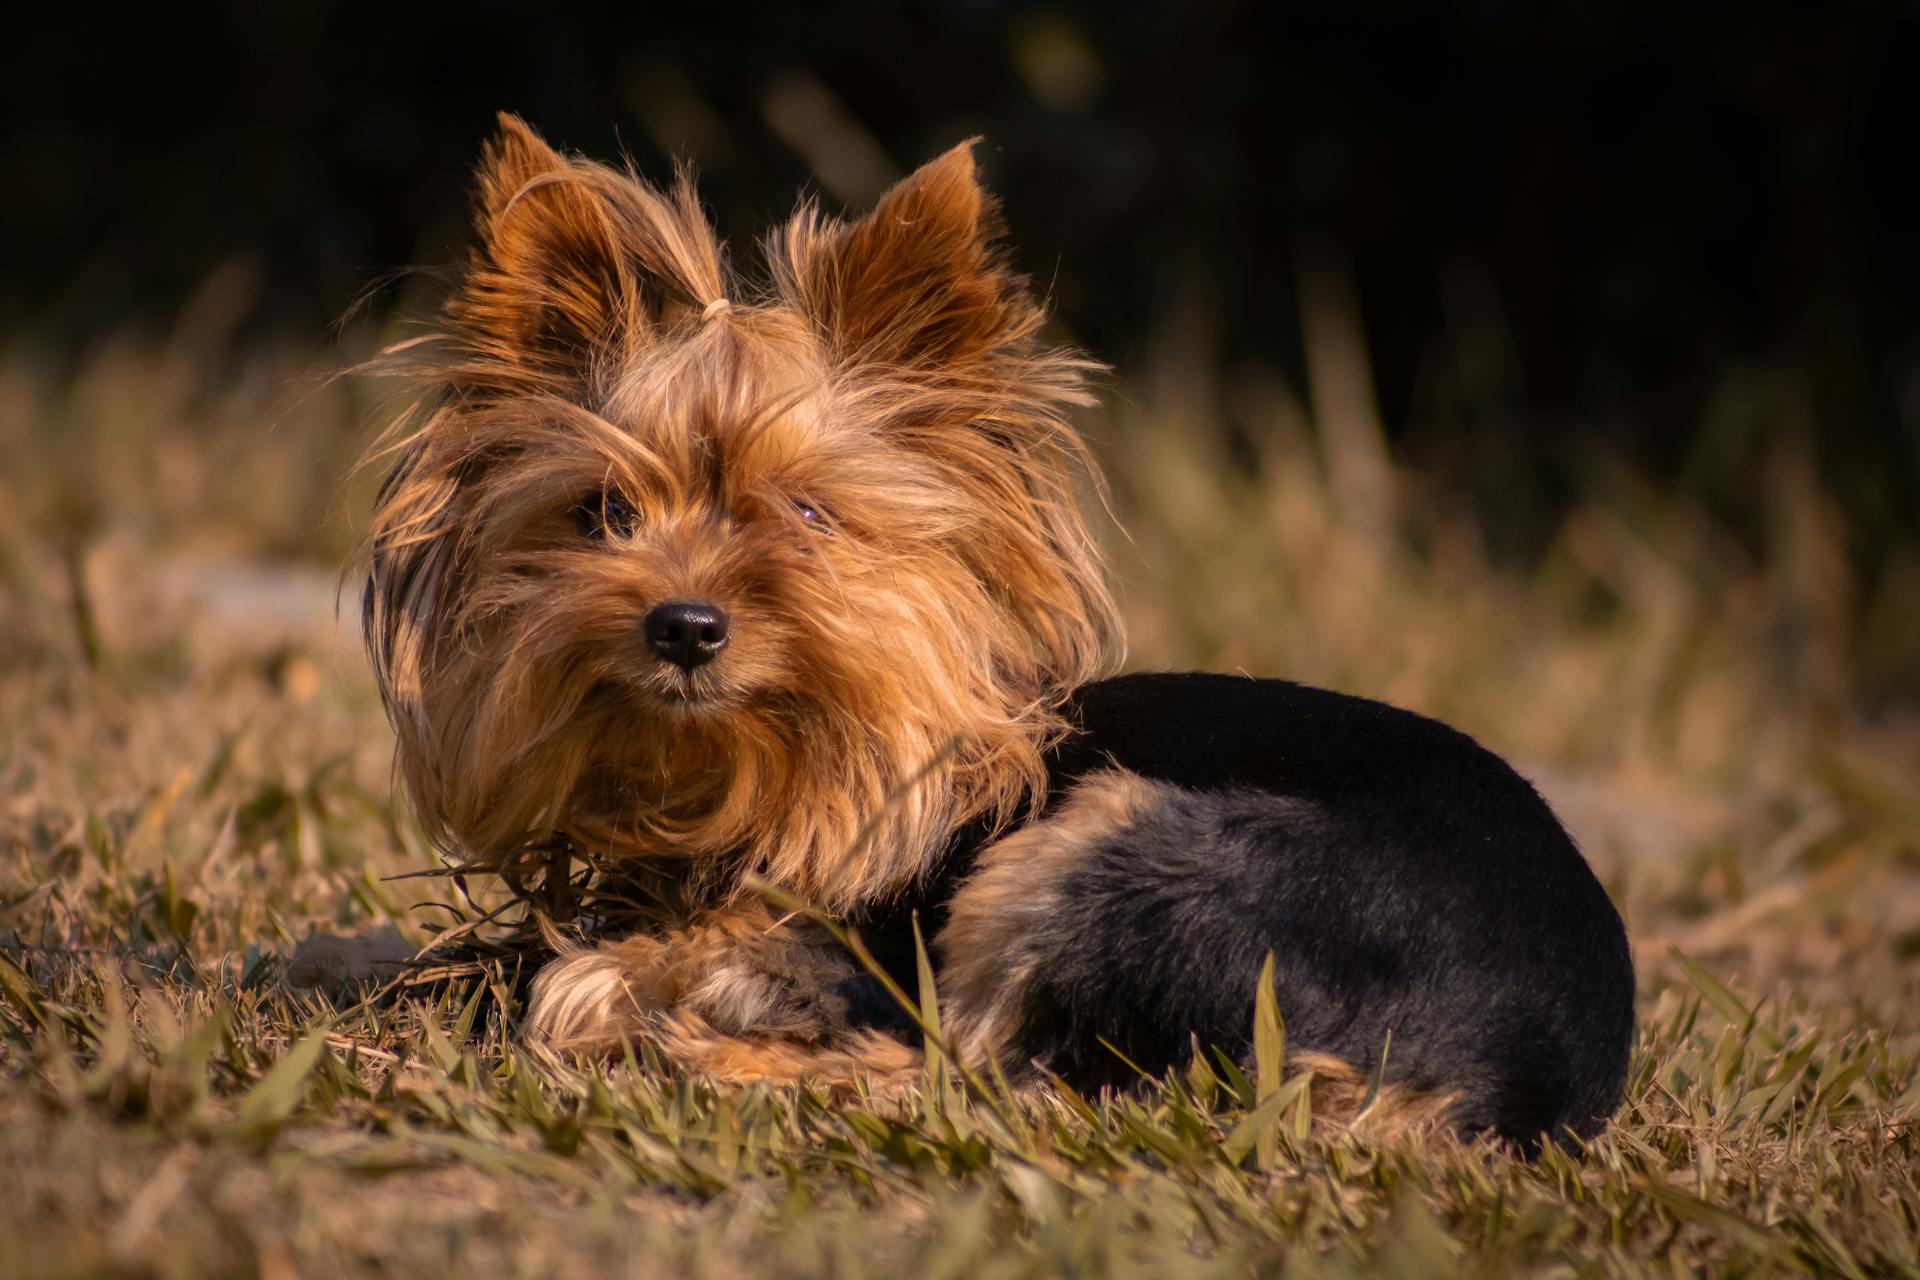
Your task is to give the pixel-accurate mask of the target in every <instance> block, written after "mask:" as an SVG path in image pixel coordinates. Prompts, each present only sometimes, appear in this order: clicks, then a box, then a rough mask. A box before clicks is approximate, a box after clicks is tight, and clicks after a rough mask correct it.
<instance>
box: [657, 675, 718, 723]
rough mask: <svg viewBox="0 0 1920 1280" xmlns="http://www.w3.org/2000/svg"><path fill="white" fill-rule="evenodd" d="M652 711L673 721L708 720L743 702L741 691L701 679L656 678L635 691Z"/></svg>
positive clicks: (686, 677)
mask: <svg viewBox="0 0 1920 1280" xmlns="http://www.w3.org/2000/svg"><path fill="white" fill-rule="evenodd" d="M636 692H637V694H638V696H639V698H640V700H641V701H642V702H644V703H645V704H646V705H647V707H648V708H649V709H650V710H653V711H654V712H656V713H657V714H660V715H664V716H668V717H671V718H673V719H693V720H699V719H707V718H709V717H714V716H719V715H722V714H724V713H725V712H726V711H727V710H728V709H729V708H731V707H734V706H737V705H738V704H739V702H740V700H741V695H740V693H739V691H738V690H735V689H733V688H731V687H730V686H728V685H726V684H723V683H721V682H720V681H718V680H714V679H712V678H711V677H705V676H701V675H692V676H668V677H658V676H656V677H654V678H652V679H649V680H647V681H645V682H643V683H642V684H641V685H640V687H639V689H638V690H637V691H636Z"/></svg>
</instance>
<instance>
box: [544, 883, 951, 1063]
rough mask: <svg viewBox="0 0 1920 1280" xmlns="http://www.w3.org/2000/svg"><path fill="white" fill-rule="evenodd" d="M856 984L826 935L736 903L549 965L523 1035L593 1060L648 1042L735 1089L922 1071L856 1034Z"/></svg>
mask: <svg viewBox="0 0 1920 1280" xmlns="http://www.w3.org/2000/svg"><path fill="white" fill-rule="evenodd" d="M855 977H856V974H855V970H854V968H853V965H852V962H851V961H850V960H849V959H848V957H847V956H846V955H845V953H844V952H842V951H841V949H840V948H839V946H838V945H837V944H836V943H835V942H834V941H833V940H832V939H831V938H830V937H828V936H827V935H826V933H825V932H824V931H822V930H820V929H818V928H816V927H815V926H813V925H812V924H811V923H809V922H807V921H804V920H797V919H795V920H787V919H775V918H774V917H773V916H771V915H770V914H769V913H768V912H767V911H766V910H765V909H764V908H763V907H760V906H757V905H752V906H745V905H743V906H739V907H733V908H727V909H723V910H720V911H716V912H712V913H710V914H708V915H706V916H703V917H701V918H700V919H698V920H696V921H695V922H693V923H692V924H690V925H688V926H686V927H684V928H681V929H676V930H674V931H673V932H671V933H669V934H668V935H666V936H665V937H658V938H656V937H649V936H644V935H642V936H635V937H632V938H627V939H624V940H622V941H619V942H614V943H608V944H605V945H603V946H598V947H593V948H591V949H588V950H583V951H578V952H575V953H573V954H571V955H564V956H561V957H560V958H558V959H556V960H554V961H552V962H551V963H549V964H548V965H547V966H546V967H545V968H544V969H542V970H541V971H540V973H539V975H538V976H536V977H535V979H534V983H533V999H532V1003H531V1007H530V1009H529V1011H528V1014H527V1027H526V1034H527V1037H528V1038H529V1039H530V1040H533V1041H535V1042H536V1043H540V1044H544V1045H546V1046H547V1047H549V1048H551V1049H554V1050H557V1051H559V1052H563V1053H579V1054H584V1055H590V1056H591V1055H604V1054H610V1053H616V1052H619V1050H620V1048H621V1045H622V1043H623V1041H625V1042H632V1043H635V1044H639V1043H643V1042H644V1043H650V1044H652V1045H654V1046H655V1047H656V1048H657V1049H658V1050H659V1051H660V1052H661V1053H662V1054H663V1055H664V1056H665V1057H667V1058H668V1059H669V1060H670V1061H672V1062H674V1063H676V1064H677V1065H679V1066H680V1067H682V1068H684V1069H685V1070H688V1071H693V1072H696V1073H699V1074H703V1075H710V1076H714V1077H716V1078H719V1079H725V1080H734V1081H746V1080H802V1079H818V1080H823V1081H826V1082H828V1083H833V1084H840V1083H847V1082H850V1081H851V1080H853V1079H854V1078H856V1077H858V1076H867V1077H871V1078H875V1079H878V1080H881V1081H882V1082H885V1081H887V1080H889V1079H892V1078H894V1077H899V1076H902V1075H909V1074H912V1073H913V1072H915V1071H917V1069H918V1063H919V1060H920V1055H919V1054H918V1053H917V1052H916V1051H914V1050H913V1049H911V1048H909V1047H908V1046H907V1045H905V1044H902V1043H901V1042H900V1041H898V1040H895V1039H893V1038H891V1037H889V1036H886V1035H882V1034H880V1033H878V1032H874V1031H871V1030H867V1029H862V1028H859V1027H857V1026H855V1025H854V1020H853V1019H852V1018H851V1017H850V1016H849V990H850V984H852V983H853V981H854V980H855Z"/></svg>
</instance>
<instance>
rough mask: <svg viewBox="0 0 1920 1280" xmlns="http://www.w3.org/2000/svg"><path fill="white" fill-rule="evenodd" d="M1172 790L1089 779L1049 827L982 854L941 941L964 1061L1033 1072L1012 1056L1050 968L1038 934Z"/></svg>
mask: <svg viewBox="0 0 1920 1280" xmlns="http://www.w3.org/2000/svg"><path fill="white" fill-rule="evenodd" d="M1166 790H1171V788H1168V787H1167V786H1166V784H1165V783H1158V782H1149V781H1148V780H1147V779H1145V778H1142V777H1141V776H1140V775H1139V774H1136V773H1129V772H1128V771H1127V770H1125V769H1110V770H1107V771H1105V772H1102V773H1096V774H1089V775H1088V776H1087V777H1086V778H1085V779H1083V780H1082V781H1081V782H1080V783H1078V784H1077V785H1076V786H1075V787H1074V788H1073V790H1072V791H1071V792H1069V793H1068V795H1067V798H1066V799H1065V800H1064V801H1063V802H1062V803H1061V804H1060V805H1059V806H1058V807H1057V808H1055V809H1053V810H1052V811H1050V812H1049V813H1048V814H1047V816H1046V817H1044V818H1042V819H1041V820H1040V821H1038V822H1034V823H1031V824H1029V825H1027V826H1025V827H1022V828H1021V829H1020V830H1018V831H1016V832H1014V833H1013V834H1012V835H1009V836H1007V837H1005V838H1004V839H1001V840H998V841H996V842H995V843H993V844H991V845H989V846H987V848H986V849H985V850H983V851H982V852H981V854H980V859H979V863H978V865H977V869H976V870H975V871H974V873H973V874H972V875H971V876H970V877H969V878H968V879H967V881H966V883H965V884H963V885H962V886H961V887H960V889H959V890H958V891H957V892H956V893H955V894H954V897H953V906H952V908H951V913H950V914H949V916H948V918H947V925H946V927H945V928H944V929H942V930H941V931H940V936H939V937H938V938H936V939H935V940H934V947H935V949H936V950H937V951H938V953H939V956H940V961H941V969H940V996H941V999H942V1000H943V1001H945V1002H946V1005H947V1008H948V1010H949V1016H948V1019H947V1023H948V1026H949V1028H950V1029H951V1031H952V1034H953V1040H954V1046H955V1049H956V1051H957V1052H958V1053H959V1054H960V1056H961V1059H962V1061H965V1062H966V1063H968V1064H969V1065H971V1066H974V1067H976V1068H984V1067H985V1066H986V1064H987V1063H988V1062H990V1061H997V1062H999V1063H1000V1064H1001V1065H1002V1066H1005V1067H1009V1068H1017V1067H1023V1066H1025V1064H1024V1063H1012V1062H1008V1061H1007V1054H1008V1052H1009V1048H1010V1046H1011V1045H1012V1043H1013V1040H1014V1036H1015V1034H1016V1033H1017V1032H1018V1030H1019V1017H1020V1013H1021V1010H1022V1009H1023V1008H1024V1007H1025V1005H1026V988H1027V984H1028V983H1030V982H1031V981H1032V980H1033V978H1034V976H1035V974H1036V973H1037V971H1038V966H1039V964H1040V963H1041V961H1042V960H1043V959H1044V954H1043V953H1042V952H1040V951H1038V950H1036V949H1035V948H1034V947H1033V946H1032V945H1031V939H1032V937H1033V936H1034V933H1035V931H1036V928H1037V927H1038V926H1040V925H1042V924H1044V923H1045V922H1046V921H1047V920H1048V919H1050V918H1051V917H1052V916H1053V914H1054V913H1055V912H1056V911H1058V910H1059V907H1060V896H1061V893H1062V889H1063V884H1064V882H1065V880H1066V878H1067V877H1068V876H1069V875H1071V874H1072V872H1073V871H1074V870H1075V869H1076V868H1077V867H1078V865H1079V863H1080V859H1081V857H1082V856H1083V855H1084V854H1085V853H1086V851H1087V849H1088V847H1089V846H1091V845H1092V844H1093V843H1095V842H1096V841H1099V840H1103V839H1106V838H1109V837H1111V836H1113V835H1114V834H1115V833H1117V832H1120V831H1124V830H1125V829H1126V828H1127V826H1128V824H1130V823H1131V822H1132V821H1133V819H1134V817H1135V815H1137V814H1139V813H1140V812H1142V811H1143V810H1145V809H1146V808H1148V807H1149V806H1151V805H1152V804H1153V803H1154V802H1155V800H1156V799H1157V798H1158V796H1159V795H1160V794H1161V793H1162V792H1163V791H1166Z"/></svg>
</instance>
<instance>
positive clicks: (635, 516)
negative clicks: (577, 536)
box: [573, 490, 640, 541]
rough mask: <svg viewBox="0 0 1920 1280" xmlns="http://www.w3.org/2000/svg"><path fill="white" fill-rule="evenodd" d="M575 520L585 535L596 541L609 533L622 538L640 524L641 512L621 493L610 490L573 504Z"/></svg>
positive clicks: (628, 535) (630, 535)
mask: <svg viewBox="0 0 1920 1280" xmlns="http://www.w3.org/2000/svg"><path fill="white" fill-rule="evenodd" d="M573 522H574V523H575V524H577V525H579V526H580V533H581V535H582V536H583V537H588V538H593V539H595V540H596V541H597V540H600V539H603V538H605V537H606V536H607V534H609V533H614V534H617V535H619V536H620V537H622V538H630V537H632V536H633V531H634V529H635V528H637V527H638V526H639V524H640V513H639V512H638V511H635V510H634V509H633V504H632V503H630V502H628V501H627V500H626V499H625V498H623V497H621V496H620V495H619V494H617V493H615V492H613V491H612V490H608V491H607V492H605V493H596V494H592V495H590V496H588V497H585V498H582V499H580V501H578V502H576V503H574V504H573Z"/></svg>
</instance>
